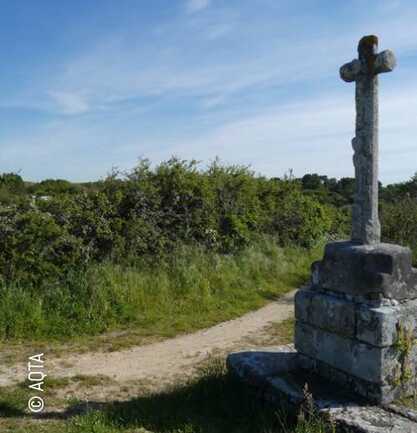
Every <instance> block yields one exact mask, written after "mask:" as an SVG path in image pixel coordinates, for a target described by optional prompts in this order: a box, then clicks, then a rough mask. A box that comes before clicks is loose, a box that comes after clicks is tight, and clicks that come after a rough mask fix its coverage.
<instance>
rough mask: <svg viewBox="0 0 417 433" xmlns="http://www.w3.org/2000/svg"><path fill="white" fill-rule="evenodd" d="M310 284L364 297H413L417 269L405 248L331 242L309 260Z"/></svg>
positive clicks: (414, 294)
mask: <svg viewBox="0 0 417 433" xmlns="http://www.w3.org/2000/svg"><path fill="white" fill-rule="evenodd" d="M312 280H313V284H314V285H316V286H318V287H320V288H321V289H325V290H331V291H335V292H340V293H344V294H347V295H350V296H353V297H357V298H359V299H364V300H379V299H394V300H402V299H414V298H417V270H416V269H414V268H413V267H412V262H411V251H410V249H409V248H405V247H402V246H400V245H394V244H383V243H381V244H377V245H360V244H356V243H353V242H332V243H329V244H327V245H326V249H325V253H324V258H323V260H322V261H320V262H316V263H315V264H313V277H312Z"/></svg>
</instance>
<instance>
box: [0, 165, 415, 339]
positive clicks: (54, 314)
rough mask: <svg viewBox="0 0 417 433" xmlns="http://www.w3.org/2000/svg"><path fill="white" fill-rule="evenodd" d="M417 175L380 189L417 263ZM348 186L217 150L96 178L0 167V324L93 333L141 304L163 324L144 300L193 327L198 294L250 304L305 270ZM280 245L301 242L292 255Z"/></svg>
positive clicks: (334, 231) (337, 225) (132, 315)
mask: <svg viewBox="0 0 417 433" xmlns="http://www.w3.org/2000/svg"><path fill="white" fill-rule="evenodd" d="M416 182H417V181H416V178H413V179H412V180H411V181H410V182H407V183H405V184H399V185H393V186H390V187H386V188H383V189H382V193H381V197H382V203H381V220H382V228H383V238H384V240H387V241H390V242H397V243H400V244H404V245H409V246H411V247H412V248H413V250H414V254H415V257H414V258H415V260H416V262H417V229H416V227H417V200H416V191H417V189H416V188H415V185H416ZM352 186H353V183H352V180H351V179H348V178H345V179H341V180H340V181H336V180H335V179H328V178H327V177H325V176H318V175H307V176H305V177H304V178H303V179H300V180H297V179H287V178H285V179H277V178H272V179H268V178H265V177H262V176H257V175H255V174H254V173H253V172H252V171H251V170H249V169H248V168H247V167H242V166H225V165H222V164H220V163H219V161H214V162H213V163H212V164H211V165H210V166H209V167H208V168H207V169H205V170H201V169H199V166H198V164H197V163H196V162H195V161H183V160H180V159H177V158H172V159H170V160H169V161H167V162H164V163H161V164H159V165H157V166H156V167H152V166H151V165H150V163H149V161H147V160H142V161H140V162H139V164H138V165H137V167H136V168H134V169H133V170H132V171H131V172H129V173H117V172H115V173H112V174H111V175H110V176H108V178H107V179H105V180H103V181H100V182H95V183H91V184H77V185H74V184H71V183H69V182H66V181H61V180H58V181H53V180H47V181H44V182H41V183H39V184H35V183H30V184H29V183H25V182H23V180H22V179H21V178H20V176H18V175H13V174H5V175H2V176H0V245H1V249H0V292H1V293H0V312H1V314H0V317H1V319H0V335H3V337H4V338H8V337H18V336H27V335H29V330H30V329H32V328H36V329H37V330H38V331H37V332H38V336H42V335H54V334H56V335H70V334H72V335H73V334H79V333H86V332H88V333H92V332H100V331H103V330H105V329H108V328H110V327H112V326H121V325H124V324H126V323H131V322H138V321H139V322H140V317H139V316H142V317H145V316H146V317H147V319H146V320H149V321H150V322H149V323H151V325H149V326H147V325H146V326H145V325H144V323H145V322H140V324H141V326H142V325H143V326H144V327H145V328H146V329H150V328H152V326H153V325H152V323H154V322H153V321H155V323H156V322H158V323H165V322H164V320H163V318H162V317H160V316H158V317H156V316H155V317H154V316H152V314H154V313H152V311H154V312H157V311H162V312H163V313H162V314H163V316H164V317H165V316H166V317H167V320H171V319H172V317H171V316H170V313H169V311H171V310H172V311H174V310H173V305H174V304H175V308H177V307H178V309H177V310H175V316H177V317H182V316H181V315H182V313H183V312H185V313H186V314H185V316H184V317H185V318H184V320H185V321H186V322H187V320H188V328H190V323H189V322H190V320H191V321H192V320H196V318H195V317H194V316H195V315H194V316H193V314H194V313H193V312H197V311H198V308H199V307H198V306H199V305H200V306H201V308H203V309H204V308H206V309H207V308H208V306H211V307H212V308H215V309H216V311H215V312H214V313H212V312H211V311H209V310H207V311H205V312H200V313H201V314H200V313H199V314H200V315H201V320H203V317H206V319H207V317H211V314H214V315H217V316H218V317H219V316H220V313H219V311H220V310H221V309H225V306H224V304H222V307H220V305H217V304H216V302H218V301H219V300H223V301H224V302H227V303H230V309H231V310H233V311H235V312H236V311H237V309H238V308H240V310H239V311H244V310H246V309H247V308H248V306H249V304H250V305H252V306H253V305H254V304H256V303H257V302H259V296H260V292H259V290H269V294H271V295H272V294H274V293H277V291H279V290H280V284H282V282H283V281H285V280H286V279H287V278H290V279H291V276H296V279H297V281H299V277H300V275H303V276H304V277H305V276H306V275H307V273H308V263H307V262H310V259H311V257H310V255H309V254H310V253H311V248H312V247H314V246H316V245H321V244H322V243H323V242H324V241H326V240H329V239H340V238H345V237H347V236H348V234H349V231H350V204H351V199H352ZM265 240H267V241H265ZM254 246H256V248H255V249H252V248H254ZM300 248H302V250H301V249H300ZM305 248H307V249H309V250H310V252H308V251H307V250H306V249H305ZM282 251H286V252H287V253H286V254H287V255H285V254H284V255H282V254H283V253H282ZM288 251H297V254H299V255H300V257H298V261H297V262H296V264H292V261H291V260H292V259H291V260H290V261H289V259H288ZM314 255H315V258H318V257H319V256H320V254H319V253H318V254H316V253H315V254H314ZM304 259H306V260H304ZM275 264H276V266H275ZM206 269H207V274H206ZM220 274H221V275H220ZM126 278H127V280H126ZM291 281H293V280H291ZM294 281H295V280H294ZM294 281H293V282H292V283H291V284H295V282H294ZM289 285H290V283H288V284H285V283H284V286H285V287H286V288H287V289H288V287H289ZM250 287H254V289H256V290H258V292H257V293H258V295H256V294H254V296H255V298H253V299H252V298H251V296H252V295H251V294H250V293H249V292H250V290H249V289H250ZM262 287H263V289H262ZM222 291H224V293H223V292H222ZM243 293H244V294H243ZM254 293H255V292H254ZM262 294H265V293H264V292H262ZM256 296H258V298H256ZM250 299H252V301H253V302H252V301H250ZM251 302H252V304H251ZM145 304H146V305H145ZM151 305H153V306H154V310H152V309H151V307H150V306H151ZM242 305H243V306H244V307H242ZM147 308H148V309H149V313H146V314H145V310H146V309H147ZM226 310H227V309H225V311H226ZM172 311H171V312H172ZM138 315H139V316H138ZM151 316H152V317H151ZM226 316H227V317H232V316H233V313H230V314H229V315H226ZM226 316H225V317H226ZM206 319H204V320H206ZM207 320H208V319H207ZM213 322H214V321H212V322H211V323H213ZM173 326H175V327H179V328H180V327H181V325H177V324H176V325H173V323H171V322H170V323H166V328H169V327H173ZM186 327H187V326H185V327H184V329H185V328H186Z"/></svg>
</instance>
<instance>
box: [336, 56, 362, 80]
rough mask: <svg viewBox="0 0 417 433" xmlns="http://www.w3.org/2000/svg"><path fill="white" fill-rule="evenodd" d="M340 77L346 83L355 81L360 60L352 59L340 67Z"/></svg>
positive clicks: (359, 68)
mask: <svg viewBox="0 0 417 433" xmlns="http://www.w3.org/2000/svg"><path fill="white" fill-rule="evenodd" d="M339 72H340V78H341V79H342V80H343V81H346V82H348V83H350V82H352V81H355V80H356V78H357V77H358V75H359V74H360V72H361V62H360V60H358V59H354V60H352V61H351V62H349V63H346V64H344V65H343V66H342V67H341V68H340V71H339Z"/></svg>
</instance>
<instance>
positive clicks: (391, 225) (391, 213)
mask: <svg viewBox="0 0 417 433" xmlns="http://www.w3.org/2000/svg"><path fill="white" fill-rule="evenodd" d="M381 225H382V236H383V239H384V240H385V241H386V242H393V243H397V244H400V245H405V246H409V247H410V248H411V249H412V250H413V255H414V262H415V263H417V199H416V198H412V197H410V196H405V197H404V198H400V199H399V200H397V201H396V202H392V203H391V202H388V203H383V204H382V206H381Z"/></svg>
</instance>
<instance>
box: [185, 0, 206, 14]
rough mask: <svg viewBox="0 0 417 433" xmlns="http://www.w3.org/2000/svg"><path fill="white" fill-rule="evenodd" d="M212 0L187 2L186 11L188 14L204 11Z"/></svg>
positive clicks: (188, 0) (189, 0) (191, 0)
mask: <svg viewBox="0 0 417 433" xmlns="http://www.w3.org/2000/svg"><path fill="white" fill-rule="evenodd" d="M210 1H211V0H187V2H186V5H185V10H186V11H187V13H188V14H193V13H195V12H199V11H202V10H203V9H206V8H208V7H209V6H210Z"/></svg>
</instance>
